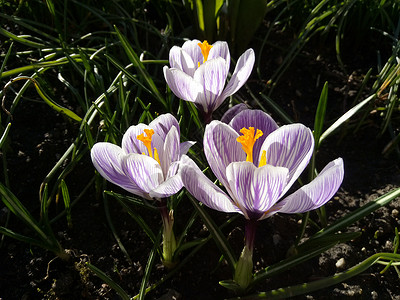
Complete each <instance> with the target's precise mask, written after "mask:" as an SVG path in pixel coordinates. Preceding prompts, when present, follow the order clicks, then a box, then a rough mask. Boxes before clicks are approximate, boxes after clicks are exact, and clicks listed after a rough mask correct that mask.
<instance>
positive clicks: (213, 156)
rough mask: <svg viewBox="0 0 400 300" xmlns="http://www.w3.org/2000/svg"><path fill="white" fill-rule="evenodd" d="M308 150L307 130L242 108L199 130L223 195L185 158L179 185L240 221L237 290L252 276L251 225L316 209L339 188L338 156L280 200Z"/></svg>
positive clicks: (310, 140) (309, 135)
mask: <svg viewBox="0 0 400 300" xmlns="http://www.w3.org/2000/svg"><path fill="white" fill-rule="evenodd" d="M239 111H240V110H239ZM313 149H314V139H313V135H312V132H311V130H310V129H309V128H307V127H305V126H304V125H302V124H291V125H285V126H282V127H278V125H277V124H276V123H275V121H274V120H273V119H272V118H271V117H270V116H269V115H268V114H266V113H264V112H262V111H260V110H249V109H245V110H242V111H240V112H239V113H238V114H237V115H236V116H234V117H233V118H232V120H231V121H230V122H229V124H227V123H223V122H220V121H212V122H211V123H210V124H209V125H207V126H206V129H205V134H204V153H205V155H206V158H207V161H208V164H209V166H210V168H211V169H212V171H213V172H214V174H215V176H216V177H217V178H218V180H219V181H220V183H221V184H222V185H223V186H224V187H225V189H226V192H225V191H223V190H222V189H220V188H219V187H218V186H216V185H215V184H214V183H213V182H212V181H211V180H209V179H208V178H207V177H206V176H205V175H204V174H203V173H202V172H201V170H200V169H199V168H198V167H197V166H196V165H195V163H194V162H193V161H189V160H186V158H185V161H186V164H185V165H183V166H182V167H181V168H180V172H181V176H182V180H183V183H184V186H185V187H186V188H187V190H188V191H189V192H190V193H191V194H192V195H193V196H194V197H195V198H197V199H198V200H199V201H200V202H202V203H204V204H205V205H207V206H208V207H210V208H213V209H216V210H219V211H223V212H227V213H231V212H238V213H240V214H242V215H243V216H244V217H245V218H246V228H245V247H244V249H243V251H242V254H241V256H240V258H239V261H238V263H237V266H236V272H235V276H234V280H235V281H236V283H237V284H238V285H239V286H240V287H241V288H242V289H245V288H246V287H247V286H248V285H249V283H250V282H251V278H252V268H253V265H252V253H253V243H254V234H255V227H256V223H257V221H258V220H262V219H265V218H268V217H270V216H272V215H273V214H275V213H278V212H279V213H303V212H307V211H310V210H313V209H316V208H318V207H320V206H322V205H323V204H325V203H326V202H327V201H328V200H329V199H331V198H332V196H333V195H334V194H335V193H336V191H337V190H338V188H339V186H340V185H341V183H342V180H343V176H344V169H343V161H342V159H341V158H338V159H336V160H334V161H332V162H330V163H329V164H328V165H327V166H326V167H325V168H324V169H323V170H322V171H321V172H320V173H319V174H318V176H317V177H316V178H315V179H314V180H313V181H311V182H310V183H308V184H306V185H304V186H302V187H301V188H299V189H298V190H297V191H295V192H294V193H292V194H290V195H288V196H286V193H287V192H288V190H289V189H290V187H291V186H292V185H293V184H294V183H295V181H296V180H297V178H298V177H299V176H300V174H301V173H302V172H303V170H304V168H305V167H306V166H307V165H308V163H309V160H310V158H311V155H312V153H313ZM285 196H286V197H285Z"/></svg>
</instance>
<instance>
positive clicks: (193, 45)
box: [182, 40, 204, 68]
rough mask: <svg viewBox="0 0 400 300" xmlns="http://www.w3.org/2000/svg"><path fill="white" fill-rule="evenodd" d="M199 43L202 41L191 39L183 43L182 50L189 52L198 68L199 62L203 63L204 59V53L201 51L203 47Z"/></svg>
mask: <svg viewBox="0 0 400 300" xmlns="http://www.w3.org/2000/svg"><path fill="white" fill-rule="evenodd" d="M199 43H201V42H200V41H199V40H191V41H186V42H185V43H183V45H182V50H183V51H185V52H186V53H187V54H189V56H190V57H191V58H192V60H193V63H194V64H195V67H196V68H197V66H198V64H199V63H200V64H202V63H203V60H204V57H203V54H202V53H201V49H200V47H199V45H198V44H199Z"/></svg>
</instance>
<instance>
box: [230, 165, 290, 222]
mask: <svg viewBox="0 0 400 300" xmlns="http://www.w3.org/2000/svg"><path fill="white" fill-rule="evenodd" d="M288 172H289V171H288V169H286V168H282V167H273V166H270V165H266V166H263V167H261V168H257V167H256V166H254V164H252V163H251V162H235V163H231V164H230V165H229V166H228V168H227V170H226V175H227V178H228V181H229V186H230V190H231V191H232V198H233V199H236V201H237V205H238V207H239V208H240V209H241V210H242V211H243V214H244V215H245V216H246V217H247V218H248V219H259V218H260V217H262V215H263V214H264V213H265V212H267V211H268V210H269V209H270V208H271V207H272V206H273V205H274V204H275V203H276V202H277V201H278V199H279V197H280V195H281V193H282V191H283V189H284V188H285V186H286V183H287V175H288Z"/></svg>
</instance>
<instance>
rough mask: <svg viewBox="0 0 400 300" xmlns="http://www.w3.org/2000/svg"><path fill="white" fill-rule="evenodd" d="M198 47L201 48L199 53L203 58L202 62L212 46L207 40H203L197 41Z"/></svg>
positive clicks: (205, 59)
mask: <svg viewBox="0 0 400 300" xmlns="http://www.w3.org/2000/svg"><path fill="white" fill-rule="evenodd" d="M197 45H199V47H200V49H201V54H203V57H204V60H203V63H204V62H206V61H207V58H208V54H209V53H210V50H211V48H212V47H213V46H211V45H210V44H209V43H208V42H207V41H204V42H203V43H198V44H197Z"/></svg>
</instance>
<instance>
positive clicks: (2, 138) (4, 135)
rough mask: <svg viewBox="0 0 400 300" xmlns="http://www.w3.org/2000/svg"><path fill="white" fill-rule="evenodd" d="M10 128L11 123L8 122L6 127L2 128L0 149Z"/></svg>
mask: <svg viewBox="0 0 400 300" xmlns="http://www.w3.org/2000/svg"><path fill="white" fill-rule="evenodd" d="M10 129H11V123H8V124H7V127H6V129H5V130H4V132H3V134H2V136H1V138H0V149H2V148H3V145H4V143H5V141H6V139H7V136H8V133H9V132H10Z"/></svg>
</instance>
